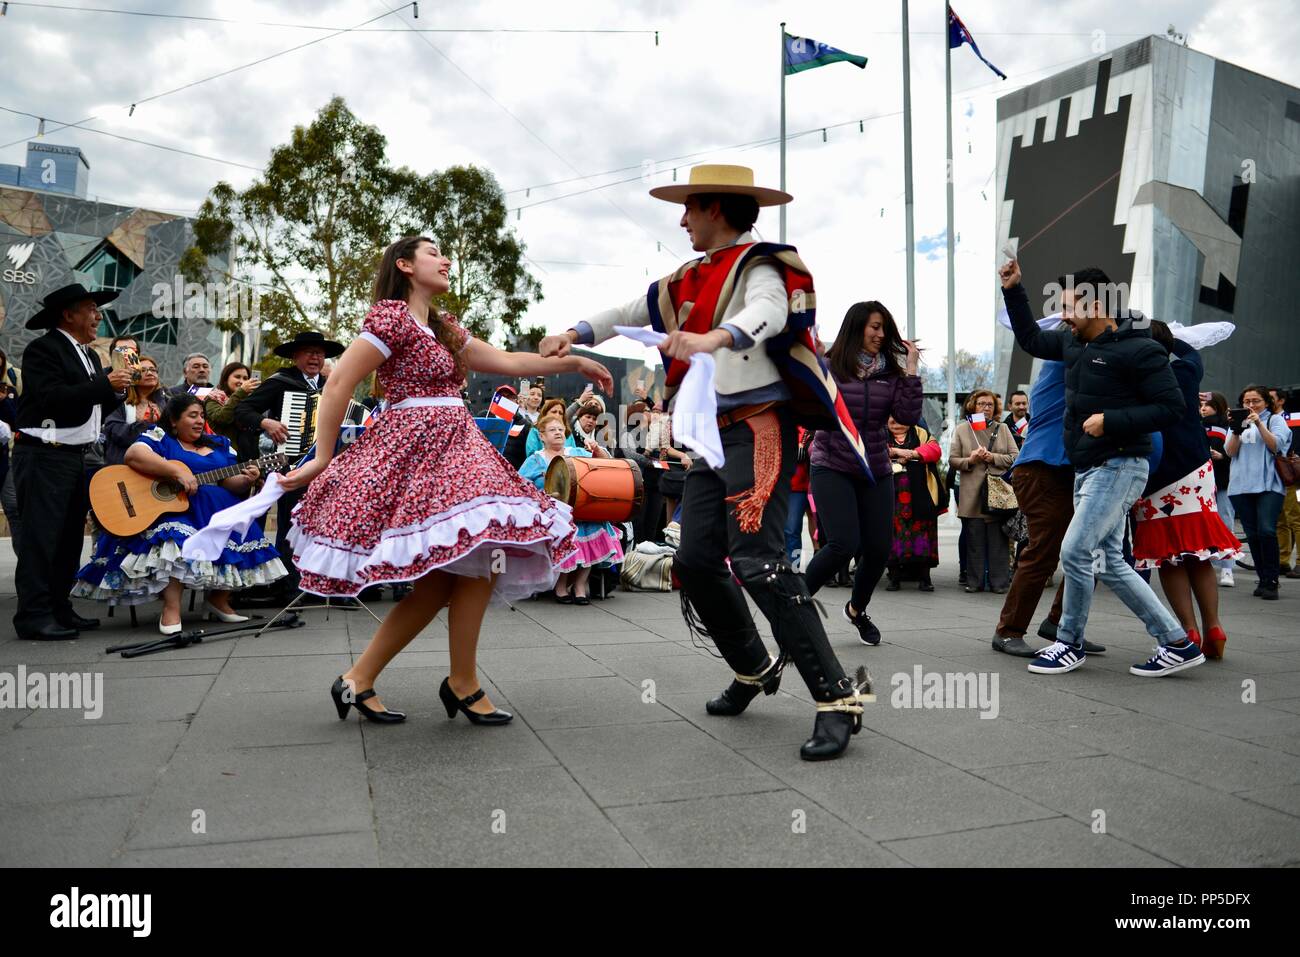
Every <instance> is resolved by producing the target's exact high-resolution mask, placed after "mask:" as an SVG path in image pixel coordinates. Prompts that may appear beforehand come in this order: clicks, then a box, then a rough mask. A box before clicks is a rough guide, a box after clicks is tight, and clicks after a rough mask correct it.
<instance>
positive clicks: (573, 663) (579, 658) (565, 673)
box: [478, 647, 613, 681]
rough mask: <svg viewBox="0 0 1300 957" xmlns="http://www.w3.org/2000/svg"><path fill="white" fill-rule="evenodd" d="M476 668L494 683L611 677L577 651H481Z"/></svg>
mask: <svg viewBox="0 0 1300 957" xmlns="http://www.w3.org/2000/svg"><path fill="white" fill-rule="evenodd" d="M478 666H479V668H480V669H481V670H482V671H484V672H485V673H486V674H487V675H488V676H490V677H491V678H493V679H494V680H501V681H505V680H507V679H510V678H522V679H535V678H595V677H607V676H609V675H611V674H612V673H613V672H611V671H610V670H609V669H608V668H606V667H605V666H604V665H602V664H601V663H600V662H598V661H596V660H594V659H593V658H591V657H590V656H588V655H585V654H583V653H582V652H581V651H580V650H579V649H577V648H565V647H556V648H511V649H508V650H501V651H484V650H480V651H479V654H478Z"/></svg>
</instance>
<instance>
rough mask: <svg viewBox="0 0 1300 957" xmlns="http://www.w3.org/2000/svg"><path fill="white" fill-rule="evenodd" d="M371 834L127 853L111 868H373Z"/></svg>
mask: <svg viewBox="0 0 1300 957" xmlns="http://www.w3.org/2000/svg"><path fill="white" fill-rule="evenodd" d="M378 864H379V850H378V848H377V847H376V846H375V835H374V832H373V831H369V830H367V831H353V832H348V833H344V834H313V835H309V836H306V837H291V838H271V839H266V840H251V841H235V842H232V843H229V844H200V845H194V846H191V847H162V848H155V849H152V850H141V851H127V852H125V853H124V854H122V855H121V856H119V857H118V858H117V859H116V860H115V861H114V862H113V866H114V867H376V866H378Z"/></svg>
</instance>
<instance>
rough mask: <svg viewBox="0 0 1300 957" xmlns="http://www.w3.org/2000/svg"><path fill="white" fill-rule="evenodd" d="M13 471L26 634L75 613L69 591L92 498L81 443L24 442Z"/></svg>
mask: <svg viewBox="0 0 1300 957" xmlns="http://www.w3.org/2000/svg"><path fill="white" fill-rule="evenodd" d="M13 473H14V491H15V492H16V493H17V499H18V514H19V515H20V516H22V522H23V536H22V538H21V539H20V540H19V543H18V570H17V572H16V574H15V576H14V581H15V584H16V585H17V588H18V610H17V612H16V613H15V614H14V628H15V630H17V632H18V633H19V634H23V633H24V632H29V631H32V630H34V629H36V628H39V627H41V626H42V625H46V624H49V623H50V622H52V621H55V620H56V619H57V618H58V617H66V616H67V615H69V614H71V612H72V602H71V601H70V600H69V598H68V595H69V593H70V592H71V591H72V583H73V580H74V579H75V578H76V575H77V568H78V567H79V565H80V563H81V549H82V545H83V544H84V541H83V539H84V536H85V529H86V511H87V510H88V509H89V507H90V500H89V498H88V496H87V490H86V466H85V461H84V457H83V453H82V451H81V448H80V447H79V446H78V447H71V448H70V447H68V446H55V445H30V444H27V443H19V444H18V445H17V446H16V447H15V448H14V458H13Z"/></svg>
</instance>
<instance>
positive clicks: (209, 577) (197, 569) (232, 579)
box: [72, 540, 289, 605]
mask: <svg viewBox="0 0 1300 957" xmlns="http://www.w3.org/2000/svg"><path fill="white" fill-rule="evenodd" d="M261 545H262V547H269V545H270V543H269V542H262V543H261ZM120 574H121V575H122V576H123V579H124V581H123V582H122V587H120V588H105V587H104V581H101V582H100V584H98V585H95V586H93V587H92V586H91V585H90V584H89V583H88V582H84V581H78V582H77V583H76V584H75V585H74V587H73V589H72V597H74V598H89V599H91V600H92V601H102V602H106V603H107V604H109V605H143V604H147V603H148V602H151V601H153V600H155V599H156V598H157V597H158V595H159V594H160V593H161V592H162V590H163V589H164V588H166V587H167V586H168V585H169V584H171V581H172V579H173V578H174V579H177V580H178V581H180V582H181V583H182V584H183V585H184V586H185V587H186V588H190V589H193V590H194V591H240V590H242V589H245V588H252V587H254V586H256V585H269V584H270V583H272V582H275V581H279V580H280V579H281V578H284V577H285V576H286V575H288V574H289V572H288V570H287V569H286V568H285V567H284V564H283V563H282V562H281V561H280V559H278V558H273V559H271V560H270V561H268V562H264V563H262V564H261V565H254V566H253V567H252V568H236V567H235V566H233V565H227V564H214V563H213V562H209V561H191V560H189V559H186V558H184V557H183V556H182V555H181V547H180V545H179V544H177V543H176V542H174V541H171V540H167V541H164V542H162V543H161V544H158V545H155V546H154V547H153V548H151V549H149V551H147V552H144V553H142V554H140V555H128V556H127V557H126V558H124V559H123V560H122V565H121V568H120ZM106 580H107V579H105V581H106Z"/></svg>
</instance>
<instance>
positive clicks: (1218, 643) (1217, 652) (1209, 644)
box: [1201, 626, 1228, 658]
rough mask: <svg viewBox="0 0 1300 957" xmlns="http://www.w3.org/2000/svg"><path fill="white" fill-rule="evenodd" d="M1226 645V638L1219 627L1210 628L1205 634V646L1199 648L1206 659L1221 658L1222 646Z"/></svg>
mask: <svg viewBox="0 0 1300 957" xmlns="http://www.w3.org/2000/svg"><path fill="white" fill-rule="evenodd" d="M1227 643H1228V636H1227V635H1225V634H1224V633H1223V629H1222V628H1219V627H1217V626H1216V627H1214V628H1211V629H1210V630H1209V631H1207V632H1206V633H1205V644H1203V645H1202V646H1201V651H1203V652H1204V653H1205V657H1207V658H1222V657H1223V646H1224V645H1226V644H1227Z"/></svg>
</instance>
